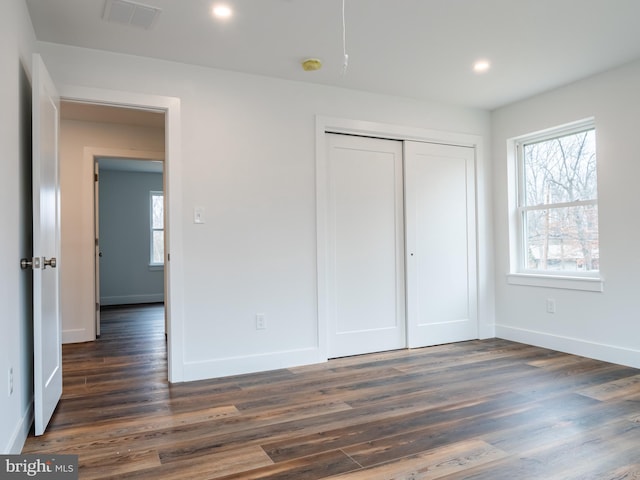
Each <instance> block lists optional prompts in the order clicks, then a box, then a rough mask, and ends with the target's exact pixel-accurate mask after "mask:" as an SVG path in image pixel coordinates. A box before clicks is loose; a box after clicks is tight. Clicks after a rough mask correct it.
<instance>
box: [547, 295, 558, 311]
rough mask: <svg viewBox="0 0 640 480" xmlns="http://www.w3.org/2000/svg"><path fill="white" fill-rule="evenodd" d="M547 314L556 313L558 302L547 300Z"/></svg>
mask: <svg viewBox="0 0 640 480" xmlns="http://www.w3.org/2000/svg"><path fill="white" fill-rule="evenodd" d="M547 313H556V301H555V300H554V299H553V298H547Z"/></svg>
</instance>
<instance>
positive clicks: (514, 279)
mask: <svg viewBox="0 0 640 480" xmlns="http://www.w3.org/2000/svg"><path fill="white" fill-rule="evenodd" d="M507 283H508V284H509V285H525V286H529V287H546V288H563V289H566V290H582V291H586V292H602V291H604V281H603V280H602V279H601V278H599V277H571V276H560V275H540V274H534V273H510V274H508V275H507Z"/></svg>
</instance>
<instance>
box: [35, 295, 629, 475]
mask: <svg viewBox="0 0 640 480" xmlns="http://www.w3.org/2000/svg"><path fill="white" fill-rule="evenodd" d="M162 322H163V310H162V307H161V306H155V307H144V308H139V307H137V308H116V309H111V310H108V311H105V312H104V314H103V329H102V338H100V340H99V341H97V342H95V343H89V344H77V345H65V346H64V394H63V398H62V401H61V403H60V405H59V407H58V409H57V411H56V414H55V416H54V418H53V419H52V422H51V424H50V426H49V429H48V432H47V433H46V434H45V435H44V436H42V437H39V438H35V437H29V439H28V440H27V443H26V445H25V448H24V453H49V452H51V453H70V454H78V455H79V462H80V478H81V479H98V478H118V479H128V478H133V479H143V480H144V479H154V480H155V479H195V480H200V479H213V478H217V479H242V480H247V479H291V480H311V479H325V478H332V479H335V480H356V479H358V480H391V479H398V480H399V479H404V480H409V479H411V480H419V479H436V478H437V479H447V480H452V479H487V480H488V479H491V480H500V479H509V480H521V479H545V480H554V479H594V480H596V479H597V480H613V479H639V478H640V371H639V370H636V369H632V368H628V367H622V366H619V365H613V364H608V363H603V362H599V361H595V360H589V359H585V358H581V357H575V356H571V355H566V354H562V353H558V352H553V351H550V350H545V349H540V348H535V347H530V346H526V345H521V344H517V343H512V342H508V341H504V340H487V341H473V342H465V343H459V344H452V345H444V346H438V347H431V348H425V349H416V350H410V351H398V352H388V353H381V354H374V355H366V356H359V357H352V358H344V359H338V360H332V361H330V362H328V363H326V364H322V365H315V366H309V367H301V368H292V369H286V370H277V371H273V372H268V373H259V374H252V375H243V376H236V377H229V378H223V379H218V380H208V381H201V382H192V383H184V384H177V385H169V384H168V383H167V381H166V377H167V373H166V349H165V341H164V333H163V323H162Z"/></svg>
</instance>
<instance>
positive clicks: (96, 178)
mask: <svg viewBox="0 0 640 480" xmlns="http://www.w3.org/2000/svg"><path fill="white" fill-rule="evenodd" d="M93 181H94V182H97V181H98V174H97V173H94V174H93Z"/></svg>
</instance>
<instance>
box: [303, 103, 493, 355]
mask: <svg viewBox="0 0 640 480" xmlns="http://www.w3.org/2000/svg"><path fill="white" fill-rule="evenodd" d="M315 121H316V122H315V123H316V125H315V138H316V151H315V156H316V232H317V242H316V255H317V257H316V261H317V295H318V305H317V309H318V352H319V356H320V357H321V358H322V359H324V360H327V359H328V352H329V345H328V342H329V335H330V332H329V312H330V308H329V295H328V281H329V276H328V273H329V272H328V268H327V265H328V261H329V258H328V251H329V250H328V242H329V234H328V232H329V230H328V218H329V216H328V210H327V205H328V200H329V191H328V180H329V179H328V178H327V148H326V142H325V134H327V133H342V134H347V135H358V136H362V137H374V138H383V139H389V140H400V141H406V140H410V141H416V142H428V143H437V144H443V145H455V146H461V147H471V148H473V149H474V152H475V160H476V161H475V165H476V172H475V176H474V178H475V183H476V185H475V187H476V188H475V195H476V197H475V200H476V208H475V214H476V245H475V248H476V271H477V272H479V271H480V269H479V268H478V264H479V263H480V262H483V261H484V263H486V261H485V260H483V258H484V257H482V256H481V255H480V252H479V251H478V250H479V244H480V236H479V235H478V231H477V230H478V225H479V221H478V218H477V217H478V216H479V210H480V209H479V207H478V199H479V195H480V193H481V192H480V188H479V185H478V177H479V173H478V172H479V169H481V168H482V167H483V166H484V162H483V158H484V155H483V152H484V144H483V138H482V136H480V135H472V134H465V133H458V132H446V131H440V130H431V129H424V128H417V127H408V126H403V125H394V124H387V123H379V122H369V121H362V120H353V119H345V118H338V117H328V116H324V115H316V118H315ZM475 286H476V291H477V292H478V295H476V296H475V298H476V303H477V302H478V301H479V300H478V299H479V298H480V297H481V296H480V295H479V292H480V287H481V281H480V277H479V275H478V276H477V278H476V285H475ZM477 312H478V316H477V321H478V333H479V337H480V338H488V337H491V336H493V333H492V330H493V329H492V327H491V326H490V325H489V324H488V321H489V319H488V318H487V319H485V318H484V316H483V317H482V318H481V315H482V314H481V309H480V308H477Z"/></svg>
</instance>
